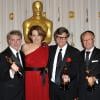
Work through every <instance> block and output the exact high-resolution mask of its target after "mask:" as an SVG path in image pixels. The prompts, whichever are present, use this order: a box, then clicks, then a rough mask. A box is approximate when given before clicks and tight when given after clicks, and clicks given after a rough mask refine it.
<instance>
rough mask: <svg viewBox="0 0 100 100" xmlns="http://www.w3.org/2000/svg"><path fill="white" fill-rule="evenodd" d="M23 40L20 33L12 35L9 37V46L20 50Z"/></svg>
mask: <svg viewBox="0 0 100 100" xmlns="http://www.w3.org/2000/svg"><path fill="white" fill-rule="evenodd" d="M21 42H22V39H21V37H20V36H18V35H10V37H9V39H8V44H9V46H11V47H12V48H13V49H15V50H16V51H18V50H19V48H20V46H21Z"/></svg>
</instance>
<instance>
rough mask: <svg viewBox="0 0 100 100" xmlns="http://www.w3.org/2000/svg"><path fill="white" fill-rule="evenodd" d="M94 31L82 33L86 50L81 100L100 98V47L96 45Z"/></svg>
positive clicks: (83, 63) (96, 99)
mask: <svg viewBox="0 0 100 100" xmlns="http://www.w3.org/2000/svg"><path fill="white" fill-rule="evenodd" d="M94 41H95V35H94V33H93V32H92V31H89V30H88V31H85V32H83V33H82V34H81V42H82V45H83V47H84V50H83V51H82V52H81V57H82V62H81V64H82V66H81V70H80V84H79V85H80V86H79V100H100V49H98V48H96V47H95V46H94Z"/></svg>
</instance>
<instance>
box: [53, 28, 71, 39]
mask: <svg viewBox="0 0 100 100" xmlns="http://www.w3.org/2000/svg"><path fill="white" fill-rule="evenodd" d="M64 32H65V33H66V35H67V37H69V36H70V33H69V31H68V30H67V29H66V28H65V27H59V28H58V29H57V30H56V31H55V32H54V39H56V36H57V35H62V34H63V33H64Z"/></svg>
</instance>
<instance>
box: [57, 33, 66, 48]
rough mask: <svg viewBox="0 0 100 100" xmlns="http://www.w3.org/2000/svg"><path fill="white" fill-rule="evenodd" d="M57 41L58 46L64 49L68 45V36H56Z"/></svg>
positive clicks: (63, 34)
mask: <svg viewBox="0 0 100 100" xmlns="http://www.w3.org/2000/svg"><path fill="white" fill-rule="evenodd" d="M55 40H56V43H57V44H58V46H59V47H61V48H62V47H63V46H64V45H65V44H66V43H67V40H68V37H67V34H66V33H65V32H63V33H62V34H61V35H56V37H55Z"/></svg>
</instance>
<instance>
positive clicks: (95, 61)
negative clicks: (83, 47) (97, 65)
mask: <svg viewBox="0 0 100 100" xmlns="http://www.w3.org/2000/svg"><path fill="white" fill-rule="evenodd" d="M91 62H92V63H94V62H99V60H92V61H91Z"/></svg>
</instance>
